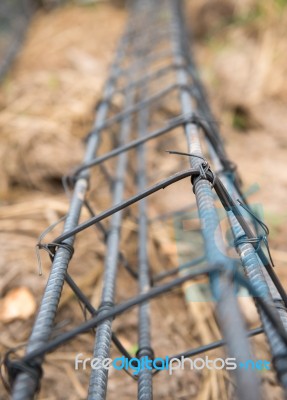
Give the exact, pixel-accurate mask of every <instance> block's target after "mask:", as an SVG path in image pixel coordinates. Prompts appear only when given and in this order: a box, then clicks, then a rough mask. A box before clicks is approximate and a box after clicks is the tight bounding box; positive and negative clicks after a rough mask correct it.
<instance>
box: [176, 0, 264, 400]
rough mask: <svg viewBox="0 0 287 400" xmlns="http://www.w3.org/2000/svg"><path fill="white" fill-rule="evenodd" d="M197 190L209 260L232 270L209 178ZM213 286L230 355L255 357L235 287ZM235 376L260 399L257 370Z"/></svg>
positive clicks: (191, 139)
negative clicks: (252, 353) (247, 336)
mask: <svg viewBox="0 0 287 400" xmlns="http://www.w3.org/2000/svg"><path fill="white" fill-rule="evenodd" d="M169 2H170V4H171V17H172V25H173V34H172V37H171V40H172V44H173V50H174V62H175V63H184V55H185V53H186V52H187V49H185V48H183V44H182V41H181V35H182V31H183V30H184V27H183V23H184V21H183V20H182V18H181V7H182V0H169ZM176 75H177V81H178V84H179V85H180V86H181V85H182V86H185V85H188V83H189V74H188V72H187V71H186V70H184V69H183V70H179V71H177V72H176ZM180 101H181V105H182V111H183V113H191V112H193V111H194V105H193V99H192V97H191V95H190V94H189V93H188V92H186V91H182V90H181V94H180ZM185 134H186V138H187V144H188V151H189V152H190V153H192V154H196V155H199V156H201V157H203V154H202V150H201V145H200V140H199V134H198V129H197V126H196V125H195V124H192V123H188V124H186V125H185ZM190 163H191V166H192V167H193V168H199V166H200V163H201V161H200V160H199V159H198V158H197V157H190ZM194 192H195V196H196V201H197V206H198V211H199V217H200V220H201V228H202V234H203V237H204V244H205V252H206V258H207V261H208V262H209V263H210V264H213V263H215V264H217V263H219V264H221V265H225V266H226V269H228V268H230V262H229V261H228V259H227V256H226V255H225V254H224V250H223V249H224V244H223V238H222V234H221V232H220V229H219V226H220V224H219V217H218V214H217V211H216V208H215V205H214V199H213V193H212V191H211V187H210V184H209V183H208V182H207V181H205V180H199V181H197V183H195V186H194ZM211 288H212V290H213V294H214V295H215V296H216V297H217V298H218V305H217V311H218V318H219V321H220V328H221V330H222V331H223V335H224V338H225V340H226V343H227V348H228V351H229V354H230V355H231V357H235V358H236V359H237V360H238V361H239V362H243V363H244V362H245V361H246V360H248V359H252V356H251V353H250V350H249V343H248V341H247V339H246V331H245V328H244V323H243V320H242V316H241V315H240V312H239V306H238V303H237V301H236V298H235V295H234V289H233V288H232V287H231V286H230V284H228V282H225V280H224V279H221V280H218V279H217V278H216V276H215V279H214V277H213V276H211ZM235 375H236V379H237V383H238V389H237V390H238V396H239V397H240V398H242V399H243V398H244V399H254V400H255V399H259V398H260V393H259V382H258V379H257V376H256V373H254V371H247V370H244V369H237V370H236V372H235Z"/></svg>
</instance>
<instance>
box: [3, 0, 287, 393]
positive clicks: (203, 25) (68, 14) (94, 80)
mask: <svg viewBox="0 0 287 400" xmlns="http://www.w3.org/2000/svg"><path fill="white" fill-rule="evenodd" d="M187 3H188V4H187V5H188V8H187V21H188V23H189V26H190V27H191V26H192V27H193V37H192V40H194V45H195V54H196V58H197V60H198V65H199V67H200V71H201V74H202V78H203V80H204V82H205V84H206V86H207V89H208V93H209V96H210V100H211V103H212V107H213V109H214V112H215V116H216V118H217V119H218V121H219V123H220V127H221V131H222V135H223V137H224V140H225V142H226V147H227V151H228V154H229V156H230V158H231V159H232V160H233V161H235V162H236V164H237V165H238V169H239V172H240V175H241V176H242V179H243V182H244V190H245V192H246V193H247V194H248V197H249V201H250V203H251V204H257V205H259V206H260V207H261V208H262V209H263V212H264V220H265V222H266V223H267V225H268V226H269V228H270V247H271V249H272V256H273V258H274V261H275V265H276V272H277V273H278V274H279V276H280V277H281V278H282V281H283V283H284V284H287V273H286V266H287V242H286V235H287V224H286V222H287V207H286V204H287V202H286V193H287V174H286V170H285V165H286V154H287V135H286V126H287V113H286V100H287V81H286V79H285V77H286V63H285V54H286V51H287V48H286V47H287V44H286V40H285V38H286V33H287V25H286V23H285V24H284V21H285V22H286V20H287V14H286V9H285V8H284V7H283V6H281V5H279V3H280V2H278V6H277V5H276V7H275V6H274V4H273V2H272V1H271V0H270V1H266V2H264V3H265V4H264V5H261V6H259V9H258V7H257V5H258V3H257V2H256V1H250V0H245V1H242V2H241V3H240V6H238V5H236V4H237V2H235V1H234V2H233V1H223V0H221V1H219V0H216V1H211V0H210V1H204V2H187ZM275 3H276V4H277V2H275ZM282 3H284V2H282ZM281 7H282V8H281ZM250 10H251V11H252V12H251V11H250ZM253 10H255V11H254V12H253ZM125 21H126V11H125V10H124V9H123V8H118V7H114V6H111V5H108V4H105V3H100V4H98V5H94V6H89V7H79V6H65V7H62V8H58V9H55V10H53V11H50V12H38V13H37V15H36V16H35V18H34V20H33V22H32V24H31V27H30V30H29V32H28V35H27V39H26V41H25V44H24V46H23V49H22V51H21V53H20V54H19V56H18V58H17V60H16V63H15V65H14V66H13V68H12V70H11V72H10V73H9V75H8V76H7V78H6V79H5V81H4V82H3V83H2V86H1V91H0V132H1V133H0V157H1V160H2V168H1V170H0V180H1V187H0V195H1V208H0V245H1V259H0V263H1V271H2V273H1V278H0V290H1V300H0V302H1V307H2V310H3V309H5V303H4V302H5V296H7V293H9V291H10V290H11V289H13V288H28V289H29V291H30V292H31V293H32V299H30V298H28V300H29V299H30V303H31V315H29V316H24V317H23V319H22V320H19V319H15V320H13V321H9V319H7V318H6V317H5V315H4V314H5V313H4V312H3V311H2V314H1V313H0V321H1V322H0V330H1V335H0V351H1V354H4V353H5V352H6V351H7V350H8V349H10V348H15V347H16V346H19V344H23V343H25V342H26V341H27V339H28V337H29V333H30V330H31V326H32V323H33V319H34V316H35V312H36V305H38V304H39V301H40V299H41V295H42V293H43V290H44V287H45V283H46V279H47V276H48V272H49V268H50V263H49V260H48V257H46V256H45V255H43V256H42V259H43V276H42V277H39V276H38V271H37V260H36V257H35V244H36V242H37V238H38V236H39V235H40V233H41V232H42V231H43V230H44V229H45V228H46V227H47V226H48V225H50V224H51V223H53V222H55V221H56V220H58V219H59V217H61V216H63V215H65V213H66V211H67V207H68V199H67V197H66V195H65V194H64V193H63V190H62V187H61V177H62V175H63V174H65V173H67V172H69V171H70V170H71V168H72V167H73V166H75V165H77V164H78V163H80V162H81V159H82V156H83V142H82V139H83V138H84V136H85V135H86V134H87V132H88V131H89V129H90V127H91V123H92V121H93V117H94V107H95V104H96V101H97V100H98V99H99V98H100V95H101V90H102V86H103V84H104V81H105V78H106V76H107V72H108V66H109V64H110V62H111V61H112V58H113V55H114V50H115V48H116V45H117V41H118V39H119V36H120V34H121V33H122V31H123V28H124V24H125ZM284 36H285V38H284ZM168 167H170V165H169V166H166V168H168ZM180 193H181V192H180ZM105 196H106V195H105V193H103V194H102V198H101V201H102V203H101V204H100V205H101V206H102V205H105V202H106V197H105ZM170 196H171V197H169V199H175V198H176V196H177V193H176V192H174V193H173V192H171V194H170ZM172 196H173V197H172ZM190 199H192V197H191V196H190ZM166 201H168V200H166ZM172 201H175V200H172ZM188 201H189V199H187V202H188ZM156 207H160V205H159V200H155V208H156ZM87 217H88V215H87V214H86V213H83V216H82V219H86V218H87ZM170 229H171V228H170ZM60 231H61V228H60V227H57V228H55V230H54V232H53V235H54V234H57V233H59V232H60ZM133 232H134V226H133V221H132V220H127V221H125V223H124V225H123V241H124V242H125V243H128V242H129V241H130V240H131V238H132V235H133ZM154 232H155V233H154V237H153V245H152V246H151V250H150V251H151V253H152V257H153V258H154V264H155V269H156V270H158V271H159V270H160V269H161V267H162V265H161V264H165V263H166V264H167V263H170V262H172V263H174V265H175V266H176V262H177V249H176V245H175V244H174V243H173V242H171V240H170V237H169V235H168V233H166V231H164V230H163V229H162V227H161V226H159V225H158V226H157V224H156V223H155V226H154ZM77 245H78V247H77V248H78V250H77V252H76V254H75V257H74V258H73V261H72V264H71V268H70V272H71V274H72V275H73V276H75V277H76V280H77V282H78V284H79V286H80V287H81V288H82V289H83V290H84V291H85V293H86V294H87V295H88V296H90V298H91V299H92V300H91V302H92V304H97V303H98V299H99V294H100V289H101V274H102V272H101V268H99V267H97V268H95V264H98V265H99V264H100V263H102V262H103V257H104V246H103V244H102V243H101V240H100V238H99V237H96V238H94V236H92V235H90V234H88V233H84V234H83V236H82V237H81V238H80V239H79V243H77ZM96 247H97V251H95V250H94V249H95V248H96ZM158 249H161V250H162V251H163V252H165V253H166V254H167V256H166V258H165V259H162V260H158V257H157V250H158ZM136 289H137V286H136V284H135V283H131V280H130V278H129V277H128V275H127V272H126V271H125V270H124V269H120V273H119V279H118V290H117V301H123V300H124V299H127V298H128V297H130V296H132V295H133V294H136ZM184 290H186V288H184ZM30 292H29V293H30ZM16 297H17V296H16ZM28 300H27V299H26V301H28ZM151 307H152V340H153V345H154V348H155V350H156V354H157V355H158V356H164V355H165V354H174V353H177V352H179V351H184V350H186V349H188V348H191V347H194V346H196V345H200V344H204V343H207V342H208V341H212V340H216V339H219V338H220V333H219V330H218V327H217V324H216V321H215V319H214V316H213V313H212V306H210V305H209V304H201V305H200V303H197V304H196V305H194V304H193V305H191V304H188V303H187V302H186V301H185V300H184V296H183V294H182V290H181V289H178V290H176V291H174V292H172V293H171V294H169V295H168V296H167V297H166V298H161V299H159V300H157V301H155V302H153V303H152V305H151ZM136 316H137V314H136V311H132V312H129V313H128V314H126V315H125V317H119V318H118V319H116V320H115V322H114V331H115V332H116V333H117V334H118V336H119V337H120V338H121V340H122V341H123V342H124V343H125V344H126V346H127V348H128V349H129V350H130V351H131V352H132V351H133V349H134V348H135V343H136V342H137V333H136ZM246 318H247V323H248V325H249V326H250V327H255V326H257V324H258V320H257V318H256V317H255V316H254V315H253V311H252V309H251V308H250V310H249V311H246ZM82 320H83V313H82V310H81V308H80V307H79V305H78V303H77V301H76V299H75V298H74V297H73V295H72V293H71V292H70V291H69V289H67V288H65V289H64V295H63V299H62V301H61V305H60V311H59V315H58V316H57V320H56V326H55V332H54V333H55V334H57V333H59V332H63V331H65V330H66V329H68V328H69V327H70V326H75V325H76V324H79V323H80V322H81V321H82ZM123 325H124V327H125V329H124V330H123ZM163 327H164V328H163ZM93 342H94V334H93V332H91V333H89V334H85V335H82V336H81V337H78V338H77V339H75V340H73V341H72V342H71V343H69V344H66V345H64V346H63V347H61V348H60V349H59V350H58V351H57V352H55V353H52V354H50V355H49V356H48V357H47V360H46V362H45V375H44V380H43V384H42V388H41V392H40V394H39V399H41V400H44V399H45V400H54V399H55V400H56V399H60V400H62V399H63V400H65V399H71V400H73V399H84V398H85V396H86V388H87V385H88V378H89V373H88V372H89V371H86V372H83V373H77V371H75V370H74V357H75V354H76V353H78V352H79V351H80V352H83V353H87V354H90V353H91V351H92V349H93ZM252 343H253V344H254V348H255V353H256V356H258V357H265V358H268V359H270V356H269V354H268V349H267V345H266V343H265V342H264V340H263V339H262V338H259V337H258V338H254V339H252ZM19 354H21V350H20V353H19ZM211 354H212V355H213V356H215V355H216V356H218V354H224V353H222V351H221V350H220V351H216V352H212V353H211ZM112 355H113V356H116V355H117V352H116V351H115V350H114V349H113V350H112ZM262 385H263V387H264V391H265V393H267V395H266V396H267V398H268V399H274V400H275V399H281V398H282V394H281V391H280V389H279V388H278V386H277V383H276V379H275V376H274V373H273V372H272V373H267V372H264V373H262ZM154 386H155V388H154V392H155V398H156V399H157V398H165V399H190V398H194V399H195V398H196V399H200V400H201V399H202V400H205V399H206V400H207V399H214V400H217V399H230V398H233V389H234V384H233V382H232V380H231V379H230V378H229V377H228V376H227V375H226V374H225V373H224V372H222V373H220V374H219V373H217V372H214V371H211V372H209V373H208V372H200V373H195V372H192V371H187V370H186V371H176V373H175V374H174V375H173V376H172V377H169V376H168V373H167V372H165V371H164V372H161V373H160V374H158V376H157V377H156V378H155V379H154ZM136 391H137V387H136V383H134V382H132V381H131V378H130V377H129V376H128V375H126V374H124V373H123V372H121V371H114V370H113V371H112V372H111V373H110V380H109V389H108V399H112V400H113V399H115V398H121V399H132V398H135V396H136ZM0 398H1V399H2V398H3V399H5V398H8V395H6V394H5V391H4V389H0Z"/></svg>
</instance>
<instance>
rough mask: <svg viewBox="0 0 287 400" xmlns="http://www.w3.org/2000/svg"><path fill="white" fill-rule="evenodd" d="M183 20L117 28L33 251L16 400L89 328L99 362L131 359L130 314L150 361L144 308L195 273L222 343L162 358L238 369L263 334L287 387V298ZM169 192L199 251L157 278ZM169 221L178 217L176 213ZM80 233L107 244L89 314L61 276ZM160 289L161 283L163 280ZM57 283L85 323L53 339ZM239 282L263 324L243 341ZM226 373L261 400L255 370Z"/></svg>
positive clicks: (134, 8)
mask: <svg viewBox="0 0 287 400" xmlns="http://www.w3.org/2000/svg"><path fill="white" fill-rule="evenodd" d="M183 15H184V13H183V1H182V0H156V1H155V0H134V1H132V2H130V17H129V20H128V24H127V28H126V31H125V33H124V35H123V37H122V39H121V41H120V44H119V47H118V50H117V53H116V56H115V60H114V63H113V65H112V67H111V70H110V75H109V78H108V80H107V82H106V86H105V89H104V94H103V97H102V99H101V101H100V102H99V103H98V105H97V108H96V116H95V122H94V125H93V129H92V131H91V132H90V133H89V134H88V135H87V138H86V153H85V157H84V161H83V163H82V164H81V165H80V166H79V167H77V168H76V169H75V170H74V171H73V172H72V173H71V174H70V175H69V176H67V177H65V178H64V180H63V181H64V187H65V189H66V191H67V192H68V195H69V198H70V208H69V211H68V213H67V216H66V219H65V222H64V230H63V233H62V234H61V235H60V236H58V237H57V238H55V240H53V241H52V242H50V243H43V238H42V240H41V241H40V242H39V243H38V247H39V248H40V249H44V250H46V251H48V253H49V255H50V257H51V260H52V266H51V272H50V275H49V279H48V283H47V286H46V289H45V292H44V295H43V299H42V302H41V305H40V308H39V312H38V315H37V317H36V320H35V323H34V327H33V330H32V333H31V336H30V339H29V342H28V344H27V348H26V354H25V356H24V357H23V358H21V359H11V358H10V357H6V360H5V364H6V368H7V373H8V377H9V382H10V386H11V388H12V393H13V399H14V400H20V399H21V400H23V399H32V398H33V397H34V395H35V393H36V391H37V390H38V389H39V385H40V381H41V377H42V364H43V362H44V357H45V354H47V353H48V352H50V351H53V350H55V349H56V348H57V347H58V346H60V345H61V344H63V343H65V342H67V341H68V340H71V339H72V338H74V337H75V336H77V335H79V334H81V333H84V332H87V331H88V330H90V329H91V328H93V329H94V328H96V333H95V344H94V354H93V356H94V357H96V358H102V359H104V358H107V357H109V355H110V349H111V345H112V344H113V345H114V346H116V347H117V349H118V350H119V351H120V352H121V353H122V354H123V355H124V356H125V357H127V358H128V359H131V358H132V356H131V355H130V354H129V352H128V351H127V349H126V348H125V347H124V345H123V344H122V343H121V341H120V340H119V338H118V337H117V335H116V334H115V333H114V332H113V330H112V325H113V319H114V317H116V316H117V315H120V314H122V313H124V312H125V311H126V310H128V309H130V308H132V307H135V306H137V307H138V352H137V357H138V358H139V359H141V358H143V357H148V358H149V359H153V358H154V357H155V354H154V349H153V344H152V340H151V324H150V307H149V301H150V300H151V299H153V298H155V297H157V296H159V295H162V294H164V293H166V292H168V291H169V290H171V289H172V288H174V287H176V286H180V285H182V284H183V283H184V282H187V281H190V280H192V279H194V278H196V277H198V276H207V277H208V279H209V286H210V290H211V293H212V296H213V298H214V301H215V302H216V313H217V318H218V321H219V325H220V328H221V331H222V335H223V339H222V340H221V341H218V342H215V343H210V344H208V343H207V344H206V345H205V346H202V347H200V348H193V349H189V350H187V351H185V352H183V353H180V354H177V355H172V356H171V355H168V359H169V360H170V359H172V358H176V357H192V356H194V355H196V354H200V353H201V352H205V351H208V350H210V349H214V348H217V347H219V346H221V345H226V348H227V353H228V354H229V355H230V356H231V357H234V358H236V360H237V362H238V364H240V363H244V362H245V361H246V360H248V359H252V354H251V349H250V344H249V341H248V336H253V335H255V334H258V333H262V332H264V334H265V335H266V336H267V339H268V342H269V345H270V351H271V353H272V355H273V362H274V368H275V369H276V371H277V374H278V379H279V380H280V383H281V385H282V387H283V388H284V389H286V388H287V368H286V366H287V364H286V345H287V335H286V327H287V318H286V308H285V307H286V304H287V297H286V293H285V291H284V288H283V287H282V285H281V283H280V281H279V279H278V278H277V276H276V274H275V272H274V269H273V265H272V258H271V256H270V252H269V247H268V241H267V235H268V228H267V227H266V225H264V224H263V222H261V221H260V220H259V219H258V217H257V216H256V215H254V213H253V212H252V211H251V209H250V207H249V205H248V203H247V201H246V199H245V198H244V196H243V194H242V192H241V187H240V178H239V176H238V174H237V171H236V168H235V165H234V164H233V163H232V162H231V161H230V160H229V159H228V156H227V154H226V152H225V149H224V144H223V140H222V138H221V136H220V133H219V129H218V125H217V123H216V121H215V119H214V117H213V115H212V113H211V111H210V108H209V105H208V101H207V97H206V95H205V91H204V88H203V85H202V83H201V81H200V78H199V75H198V72H197V68H196V65H195V62H194V58H193V56H192V53H191V52H190V41H191V39H190V37H189V34H188V33H187V31H186V28H185V23H184V17H183ZM166 150H169V151H170V152H169V153H171V154H168V152H166ZM166 158H168V159H169V160H171V161H170V170H169V171H168V174H167V170H166V168H165V169H164V170H161V164H162V161H163V160H166ZM175 160H176V161H175ZM109 163H110V164H109ZM100 174H102V175H103V176H104V177H105V180H104V181H105V185H106V187H107V190H109V191H110V192H111V193H112V198H111V200H110V204H109V205H108V207H107V208H106V209H104V210H102V211H101V212H100V213H98V214H96V213H95V211H94V208H93V204H92V203H93V202H94V198H93V196H91V193H92V194H95V196H94V197H95V199H96V194H97V191H99V190H102V189H100V188H99V187H98V180H99V176H100ZM167 175H168V176H167ZM131 181H132V183H131ZM127 185H128V186H129V193H130V192H131V191H132V192H133V194H132V195H130V196H128V197H126V196H125V193H126V186H127ZM177 185H181V190H179V191H178V203H180V199H181V198H182V197H184V198H185V205H188V204H189V203H190V204H192V202H193V200H192V196H193V194H192V191H191V189H193V192H194V196H195V200H196V205H195V207H196V209H197V211H198V218H199V220H200V232H201V235H202V237H203V243H204V254H203V257H199V258H198V257H197V255H196V254H195V253H196V252H195V253H194V257H193V258H191V259H190V260H189V261H188V262H187V263H186V264H185V265H181V266H179V267H177V268H169V267H168V266H167V267H166V268H164V269H163V270H162V271H160V272H159V273H156V272H155V271H154V270H153V265H152V263H151V262H150V260H149V249H148V241H149V238H148V237H149V230H150V215H149V213H150V211H149V210H150V205H151V204H152V202H153V198H154V196H156V195H157V196H161V198H162V199H163V200H162V202H163V204H164V196H165V193H167V192H168V190H170V188H171V187H174V188H175V187H179V186H177ZM162 189H165V191H164V192H163V191H162ZM182 193H183V194H182ZM91 198H92V200H91ZM216 202H217V203H218V202H219V204H220V207H221V209H222V210H223V211H224V213H225V215H226V216H227V218H228V221H229V224H230V227H231V230H232V233H233V239H232V242H233V247H235V248H236V250H237V254H238V255H237V259H236V262H234V259H231V258H230V257H229V256H228V248H227V245H226V242H225V241H224V238H223V235H222V232H221V230H220V228H219V227H220V221H219V216H218V207H217V206H216V204H215V203H216ZM83 208H86V209H87V210H88V212H89V213H90V218H89V219H88V220H85V221H84V222H81V223H80V215H81V211H82V209H83ZM131 209H132V213H135V214H136V216H135V221H136V224H137V235H136V239H135V240H136V243H137V263H136V265H132V264H131V263H130V262H129V260H128V258H127V256H126V254H125V252H124V249H123V248H122V247H121V225H122V221H123V218H129V217H130V218H132V214H128V213H129V212H130V213H131V211H130V210H131ZM163 211H165V207H164V206H163ZM173 212H174V213H175V212H176V209H175V208H174V207H173ZM158 217H160V216H158ZM89 227H94V228H95V229H96V230H98V231H99V233H100V234H101V235H102V238H103V241H104V242H105V244H106V256H105V262H104V266H103V267H104V268H103V269H104V277H103V288H102V294H101V301H100V304H99V306H98V308H97V309H95V308H94V307H93V306H92V304H91V302H90V300H89V298H88V297H87V296H86V295H85V294H84V293H83V292H82V291H81V290H80V288H79V287H78V286H77V283H76V282H75V281H74V279H73V278H72V276H71V275H70V274H69V272H68V266H69V263H70V260H71V258H72V256H73V253H74V244H75V237H76V236H77V235H80V233H81V232H82V231H84V230H86V229H88V228H89ZM261 231H262V232H263V233H261ZM190 245H191V246H192V243H190ZM75 251H76V248H75ZM121 266H123V267H124V268H126V269H127V271H129V274H130V279H135V280H137V282H138V296H135V297H131V298H130V299H128V300H127V301H126V302H123V303H120V304H115V293H116V280H117V273H118V267H121ZM242 271H243V272H242ZM176 275H177V276H176ZM175 276H176V277H175ZM162 280H167V281H166V282H165V283H161V282H162ZM65 282H66V284H68V285H69V286H70V287H71V289H72V290H73V291H74V293H75V294H76V296H77V297H78V299H79V300H80V302H81V303H82V304H83V305H84V307H85V308H86V310H87V311H88V312H89V313H90V314H91V317H90V318H89V319H87V321H85V322H84V323H81V324H80V325H79V326H77V327H74V328H72V329H71V330H69V331H67V332H65V333H62V334H60V335H58V336H56V337H54V338H51V333H52V330H53V326H54V321H55V316H56V313H57V308H58V305H59V300H60V297H61V292H62V288H63V285H64V283H65ZM238 285H239V286H243V287H245V288H247V289H248V291H249V292H250V295H251V296H253V297H254V300H255V303H256V306H257V309H258V313H259V315H260V318H261V322H262V327H258V329H255V330H253V331H250V332H247V331H246V328H245V324H244V321H243V318H242V316H241V313H240V310H239V306H238V302H237V297H236V290H235V286H238ZM154 375H155V371H154V370H149V369H143V370H141V371H140V372H139V374H138V376H137V377H136V381H137V384H138V398H139V399H141V400H143V399H145V400H148V399H151V398H152V397H153V389H152V387H153V377H154ZM234 375H235V379H236V383H237V395H238V397H239V398H242V399H258V398H261V393H260V385H259V379H258V377H257V375H256V372H255V371H254V370H246V369H244V368H243V369H240V368H238V369H236V370H235V371H234ZM107 384H108V370H107V369H104V368H101V369H97V370H92V372H91V376H90V384H89V389H88V395H87V396H88V398H89V399H93V400H94V399H97V400H100V399H101V400H102V399H104V398H106V394H107Z"/></svg>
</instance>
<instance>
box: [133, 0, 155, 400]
mask: <svg viewBox="0 0 287 400" xmlns="http://www.w3.org/2000/svg"><path fill="white" fill-rule="evenodd" d="M148 3H150V1H149V0H148V1H137V2H136V8H137V12H140V11H141V9H142V8H143V9H145V7H146V6H147V5H148ZM150 18H151V19H153V18H154V15H153V14H150ZM146 69H148V63H145V62H143V70H144V71H145V70H146ZM148 91H149V87H148V82H146V83H145V84H144V85H143V86H142V87H141V90H140V92H139V96H140V97H142V98H146V97H147V96H148ZM148 122H149V109H148V108H143V109H142V110H141V111H140V112H139V114H138V138H139V139H142V138H143V137H145V135H146V134H147V132H148ZM146 164H147V163H146V151H145V145H144V144H142V145H141V146H139V147H138V148H137V186H138V192H141V191H143V190H144V189H145V188H146V186H147V176H146ZM138 208H139V211H138V225H139V227H138V279H139V293H140V294H141V293H144V292H146V291H147V290H149V289H150V283H151V279H150V271H149V260H148V253H147V242H148V220H147V199H143V200H141V201H140V202H139V204H138ZM149 312H150V307H149V304H148V303H143V304H141V305H140V306H139V314H138V319H139V327H138V335H139V338H138V352H137V357H138V358H139V359H141V358H143V357H148V358H149V359H152V358H153V353H152V349H151V334H150V316H149ZM152 398H153V389H152V370H149V369H147V368H146V369H142V370H141V371H140V372H139V376H138V399H139V400H152Z"/></svg>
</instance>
